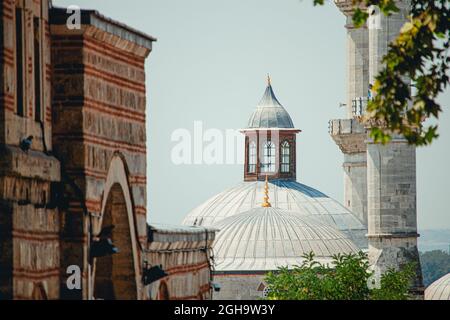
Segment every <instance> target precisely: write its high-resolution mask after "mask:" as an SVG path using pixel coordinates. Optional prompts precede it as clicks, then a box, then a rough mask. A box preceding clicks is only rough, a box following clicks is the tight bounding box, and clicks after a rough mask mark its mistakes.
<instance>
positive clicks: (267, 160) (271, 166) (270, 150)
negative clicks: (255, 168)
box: [261, 141, 275, 173]
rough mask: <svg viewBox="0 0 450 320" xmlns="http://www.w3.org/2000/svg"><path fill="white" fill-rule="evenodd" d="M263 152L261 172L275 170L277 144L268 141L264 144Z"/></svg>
mask: <svg viewBox="0 0 450 320" xmlns="http://www.w3.org/2000/svg"><path fill="white" fill-rule="evenodd" d="M263 152H264V154H263V161H262V164H261V172H263V173H267V172H275V144H274V143H273V142H271V141H267V142H266V143H265V144H264V150H263Z"/></svg>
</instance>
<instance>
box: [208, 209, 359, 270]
mask: <svg viewBox="0 0 450 320" xmlns="http://www.w3.org/2000/svg"><path fill="white" fill-rule="evenodd" d="M214 228H216V229H218V230H219V231H218V233H217V235H216V240H215V242H214V253H215V269H216V270H217V271H237V270H241V271H242V270H245V271H250V270H253V271H268V270H276V269H277V268H278V267H283V266H285V267H292V266H294V265H301V263H302V262H303V260H304V258H302V255H304V254H306V253H310V252H311V251H312V252H314V254H315V259H316V260H317V261H320V262H322V263H330V262H332V256H333V255H335V254H338V253H341V254H348V253H356V252H357V251H358V248H357V246H356V245H355V244H354V243H353V242H352V241H351V240H350V239H349V238H348V237H347V236H345V235H344V234H343V233H342V232H340V231H338V230H336V229H334V228H333V227H331V226H330V225H327V224H324V223H321V222H320V221H318V220H317V219H316V218H314V217H312V216H304V215H301V214H297V213H295V212H290V211H286V210H282V209H278V208H273V207H269V208H261V207H259V208H255V209H251V210H249V211H247V212H244V213H240V214H237V215H234V216H232V217H229V218H226V219H224V220H222V221H220V222H218V223H216V224H214Z"/></svg>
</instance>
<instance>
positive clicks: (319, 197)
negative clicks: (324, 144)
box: [183, 180, 367, 249]
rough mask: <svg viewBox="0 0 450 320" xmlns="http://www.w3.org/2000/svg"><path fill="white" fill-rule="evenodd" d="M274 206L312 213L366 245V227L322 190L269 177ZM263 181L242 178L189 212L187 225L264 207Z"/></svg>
mask: <svg viewBox="0 0 450 320" xmlns="http://www.w3.org/2000/svg"><path fill="white" fill-rule="evenodd" d="M269 196H270V202H271V203H272V206H273V207H276V208H280V209H283V210H288V211H291V212H295V213H297V214H301V215H312V216H314V217H315V218H317V219H318V220H319V221H321V222H322V223H325V224H328V225H330V226H331V227H333V228H335V229H337V230H339V231H341V232H343V233H344V234H345V235H346V236H347V237H349V238H350V239H351V240H352V241H353V242H354V243H355V244H356V245H358V246H359V247H360V248H362V249H365V248H367V238H366V233H367V228H366V227H365V226H364V224H363V222H361V221H360V220H359V219H358V218H357V217H356V216H355V215H354V214H353V213H352V212H350V211H349V210H348V209H347V208H345V207H344V206H343V205H341V204H340V203H339V202H338V201H336V200H334V199H333V198H330V197H328V196H327V195H325V194H323V193H322V192H320V191H318V190H316V189H314V188H311V187H309V186H307V185H304V184H301V183H299V182H297V181H292V180H272V181H269ZM263 197H264V182H263V181H248V182H241V183H240V184H238V185H237V186H235V187H233V188H230V189H228V190H225V191H223V192H221V193H219V194H217V195H215V196H213V197H212V198H210V199H209V200H207V201H205V202H204V203H203V204H201V205H200V206H198V207H197V208H195V209H194V210H192V211H191V212H189V214H188V215H187V216H186V217H185V219H184V221H183V224H184V225H199V226H211V225H213V224H216V223H217V222H219V221H220V220H222V219H224V218H227V217H230V216H233V215H235V214H238V213H242V212H245V211H248V210H250V209H252V208H259V207H261V201H262V200H263Z"/></svg>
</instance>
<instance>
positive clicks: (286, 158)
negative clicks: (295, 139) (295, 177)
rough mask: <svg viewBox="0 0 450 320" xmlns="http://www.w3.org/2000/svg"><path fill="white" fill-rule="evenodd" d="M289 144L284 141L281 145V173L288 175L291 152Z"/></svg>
mask: <svg viewBox="0 0 450 320" xmlns="http://www.w3.org/2000/svg"><path fill="white" fill-rule="evenodd" d="M290 148H291V147H290V145H289V142H287V141H283V143H282V144H281V172H282V173H287V172H289V171H290V163H291V150H290Z"/></svg>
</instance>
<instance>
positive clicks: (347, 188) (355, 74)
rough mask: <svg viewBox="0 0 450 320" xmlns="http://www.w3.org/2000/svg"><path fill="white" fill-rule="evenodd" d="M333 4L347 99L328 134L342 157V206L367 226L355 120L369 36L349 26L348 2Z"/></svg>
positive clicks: (362, 156) (362, 96)
mask: <svg viewBox="0 0 450 320" xmlns="http://www.w3.org/2000/svg"><path fill="white" fill-rule="evenodd" d="M335 2H336V5H337V6H338V7H339V9H340V10H341V11H342V12H343V13H344V15H345V17H346V19H347V20H346V21H347V22H346V25H345V28H346V29H347V99H346V104H345V107H346V108H345V109H346V118H345V119H335V120H331V121H330V123H329V132H330V135H331V137H332V138H333V140H334V141H335V142H336V144H337V145H338V146H339V148H340V149H341V151H342V153H343V154H344V163H343V165H342V167H343V169H344V206H346V207H347V208H348V209H349V210H350V211H351V212H353V213H354V214H355V215H356V216H357V217H358V218H359V219H360V220H361V221H362V222H364V224H365V225H366V226H367V158H366V150H367V147H366V143H365V140H366V137H367V134H366V129H365V128H364V126H363V125H362V124H361V123H360V121H359V119H360V116H361V115H362V112H363V109H365V106H366V103H367V90H368V86H369V41H368V40H369V33H368V30H367V28H366V27H365V26H364V27H361V28H355V26H354V25H353V22H352V15H353V4H352V1H351V0H347V1H341V0H336V1H335Z"/></svg>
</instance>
